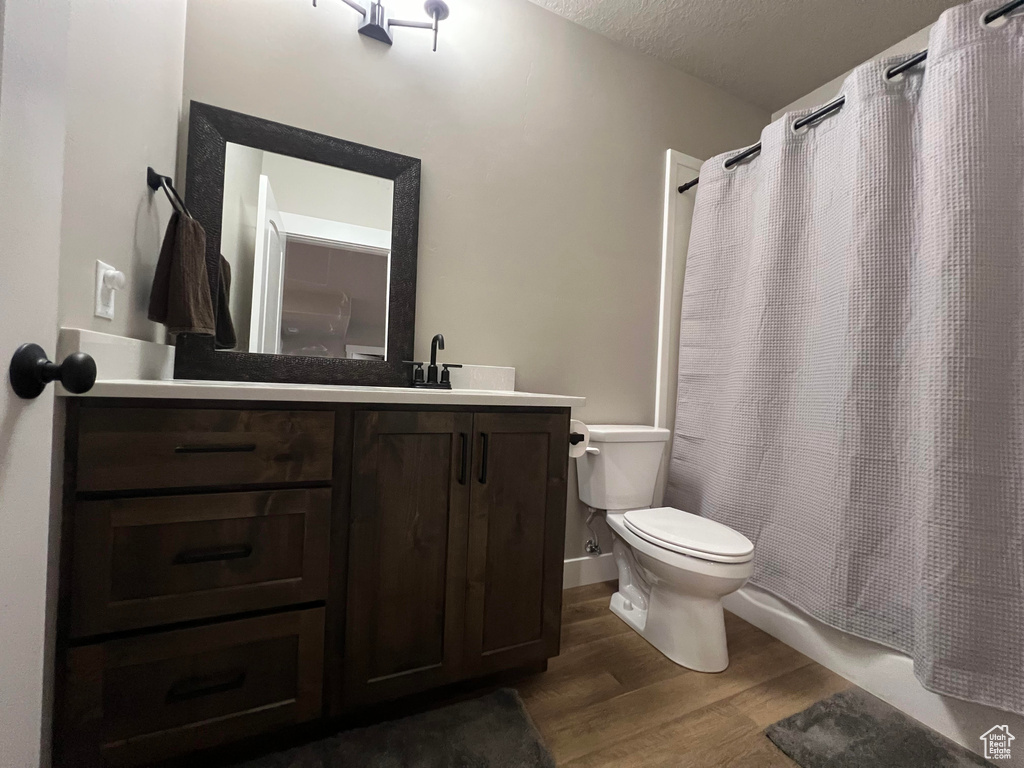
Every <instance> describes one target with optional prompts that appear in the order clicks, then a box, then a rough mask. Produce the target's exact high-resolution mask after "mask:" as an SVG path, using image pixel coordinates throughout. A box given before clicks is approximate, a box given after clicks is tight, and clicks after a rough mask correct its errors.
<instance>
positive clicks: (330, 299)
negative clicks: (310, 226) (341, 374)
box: [279, 237, 390, 360]
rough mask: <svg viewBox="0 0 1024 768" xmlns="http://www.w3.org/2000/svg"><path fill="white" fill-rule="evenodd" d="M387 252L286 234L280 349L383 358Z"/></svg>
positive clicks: (347, 356)
mask: <svg viewBox="0 0 1024 768" xmlns="http://www.w3.org/2000/svg"><path fill="white" fill-rule="evenodd" d="M389 263H390V258H389V253H388V252H387V251H381V250H377V249H372V248H369V247H364V248H357V247H353V246H351V245H346V244H340V243H339V244H326V243H322V242H309V241H304V240H301V239H297V238H294V237H292V238H290V239H289V240H288V245H287V248H286V258H285V270H284V290H283V300H282V308H281V348H280V350H279V351H280V352H281V354H285V355H308V356H313V357H333V358H349V359H359V360H383V359H384V355H385V350H386V349H387V307H388V268H389Z"/></svg>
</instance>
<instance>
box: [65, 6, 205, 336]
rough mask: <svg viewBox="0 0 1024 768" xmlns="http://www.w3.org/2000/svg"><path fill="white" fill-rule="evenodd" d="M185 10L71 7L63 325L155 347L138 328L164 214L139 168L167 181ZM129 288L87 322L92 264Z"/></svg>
mask: <svg viewBox="0 0 1024 768" xmlns="http://www.w3.org/2000/svg"><path fill="white" fill-rule="evenodd" d="M185 7H186V0H146V1H145V2H131V0H73V1H72V3H71V27H70V31H69V41H68V65H69V66H68V99H69V101H68V114H67V146H66V149H65V158H64V208H63V214H62V227H61V240H62V242H61V274H60V318H61V325H65V326H72V327H77V328H86V329H91V330H94V331H102V332H104V333H114V334H118V335H121V336H131V337H134V338H137V339H147V340H150V341H163V340H164V332H163V326H160V325H157V324H156V323H152V322H150V321H149V320H148V319H147V318H146V310H147V308H148V306H149V289H150V286H151V285H152V280H153V272H154V269H155V267H156V260H157V255H158V254H159V251H160V243H161V241H162V240H163V234H164V228H165V227H166V224H167V220H168V218H169V217H170V213H171V207H170V204H169V203H168V202H167V199H166V197H165V196H164V194H163V193H162V192H158V193H156V195H154V194H153V193H151V192H150V190H149V187H147V186H146V167H147V166H153V168H155V169H156V170H157V171H158V172H159V173H163V174H166V175H169V176H173V175H174V169H175V165H176V160H177V135H178V121H179V110H180V109H181V88H182V60H183V56H184V54H183V51H184V45H185ZM97 259H100V260H102V261H105V262H107V263H108V264H111V265H113V266H115V267H117V268H118V269H120V270H121V271H122V272H124V273H125V275H126V276H127V278H128V286H127V288H126V289H125V290H124V291H120V292H118V295H117V298H116V312H117V314H116V317H115V318H114V320H105V319H103V318H98V317H94V316H93V309H94V288H95V286H94V274H95V263H96V260H97Z"/></svg>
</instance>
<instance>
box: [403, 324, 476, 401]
mask: <svg viewBox="0 0 1024 768" xmlns="http://www.w3.org/2000/svg"><path fill="white" fill-rule="evenodd" d="M439 349H444V336H442V335H441V334H440V333H439V334H437V336H435V337H434V338H433V339H431V340H430V365H428V366H427V380H426V381H424V380H423V363H420V362H416V361H415V360H403V362H404V363H405V364H406V365H411V366H412V367H413V371H412V386H414V387H428V388H430V389H451V388H452V375H451V371H450V370H449V369H450V368H461V367H462V366H461V365H459V364H457V363H444V364H442V365H441V368H442V369H443V370H442V371H441V376H440V378H438V375H437V373H438V372H437V350H439Z"/></svg>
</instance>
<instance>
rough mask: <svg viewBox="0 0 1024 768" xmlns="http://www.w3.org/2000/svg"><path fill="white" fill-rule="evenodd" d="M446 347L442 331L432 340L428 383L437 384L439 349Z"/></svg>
mask: <svg viewBox="0 0 1024 768" xmlns="http://www.w3.org/2000/svg"><path fill="white" fill-rule="evenodd" d="M439 349H444V336H442V335H441V334H440V333H439V334H437V336H435V337H434V338H433V339H431V340H430V365H428V366H427V384H437V350H439Z"/></svg>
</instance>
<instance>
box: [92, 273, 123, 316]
mask: <svg viewBox="0 0 1024 768" xmlns="http://www.w3.org/2000/svg"><path fill="white" fill-rule="evenodd" d="M124 286H125V277H124V273H123V272H120V271H119V270H117V269H115V268H114V267H112V266H110V265H109V264H105V263H104V262H102V261H97V262H96V312H95V314H96V317H103V318H106V319H107V320H113V319H114V295H115V294H116V293H117V291H119V290H120V289H122V288H124Z"/></svg>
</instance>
